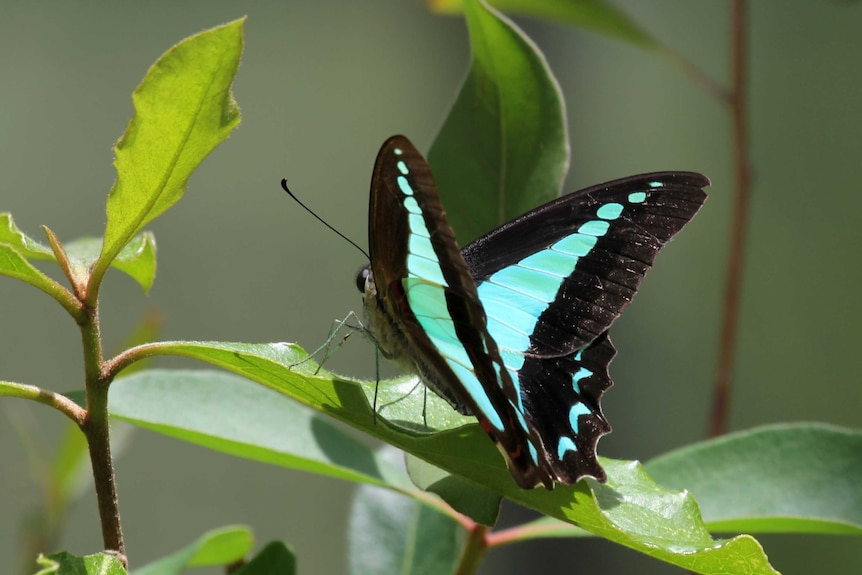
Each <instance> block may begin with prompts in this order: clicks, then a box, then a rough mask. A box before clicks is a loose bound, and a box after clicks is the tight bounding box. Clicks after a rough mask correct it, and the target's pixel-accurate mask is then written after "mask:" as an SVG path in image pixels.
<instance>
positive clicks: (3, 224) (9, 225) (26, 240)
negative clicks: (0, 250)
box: [0, 212, 54, 260]
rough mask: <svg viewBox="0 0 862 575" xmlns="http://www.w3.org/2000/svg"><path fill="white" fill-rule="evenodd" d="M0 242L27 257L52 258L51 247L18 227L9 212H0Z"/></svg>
mask: <svg viewBox="0 0 862 575" xmlns="http://www.w3.org/2000/svg"><path fill="white" fill-rule="evenodd" d="M0 244H9V245H10V246H12V247H13V248H15V250H16V251H17V252H18V253H19V254H21V255H22V256H23V257H25V258H27V259H40V260H53V259H54V252H53V251H51V248H50V247H48V246H46V245H43V244H40V243H39V242H37V241H36V240H34V239H32V238H30V237H29V236H27V235H26V234H24V232H22V231H21V230H20V229H18V226H16V225H15V222H14V220H13V219H12V214H10V213H9V212H4V213H0Z"/></svg>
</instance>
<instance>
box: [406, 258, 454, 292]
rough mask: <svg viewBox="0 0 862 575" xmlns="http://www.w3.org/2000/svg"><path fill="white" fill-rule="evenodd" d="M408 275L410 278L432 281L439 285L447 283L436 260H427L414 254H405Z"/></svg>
mask: <svg viewBox="0 0 862 575" xmlns="http://www.w3.org/2000/svg"><path fill="white" fill-rule="evenodd" d="M407 267H408V272H407V273H408V275H409V277H412V278H417V279H421V280H425V281H428V282H433V283H436V284H439V285H441V286H446V285H449V284H447V283H446V279H445V278H444V277H443V272H441V271H440V266H439V265H438V264H437V262H436V261H432V260H429V259H427V258H423V257H420V256H416V255H412V254H411V255H408V256H407Z"/></svg>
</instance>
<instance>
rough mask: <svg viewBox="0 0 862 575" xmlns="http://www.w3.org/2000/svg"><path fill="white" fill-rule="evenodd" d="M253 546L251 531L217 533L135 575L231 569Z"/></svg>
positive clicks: (227, 529) (226, 529)
mask: <svg viewBox="0 0 862 575" xmlns="http://www.w3.org/2000/svg"><path fill="white" fill-rule="evenodd" d="M253 544H254V539H253V536H252V533H251V530H249V529H248V528H247V527H242V526H229V527H222V528H220V529H214V530H212V531H208V532H207V533H204V534H203V535H201V536H200V537H199V538H198V539H197V540H195V541H193V542H192V543H190V544H189V545H186V546H185V547H183V548H182V549H180V550H179V551H176V552H174V553H171V554H170V555H168V556H167V557H163V558H161V559H159V560H157V561H154V562H153V563H149V564H148V565H145V566H144V567H141V568H140V569H135V570H134V571H133V575H179V573H182V572H183V571H185V570H186V569H187V568H189V567H206V566H208V565H229V564H231V563H235V562H237V561H239V560H240V559H242V558H243V557H245V556H246V555H247V554H248V553H249V551H251V548H252V545H253Z"/></svg>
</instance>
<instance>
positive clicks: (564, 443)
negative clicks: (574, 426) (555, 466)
mask: <svg viewBox="0 0 862 575" xmlns="http://www.w3.org/2000/svg"><path fill="white" fill-rule="evenodd" d="M577 450H578V446H577V445H575V442H574V441H572V438H571V437H566V436H563V437H561V438H560V442H559V443H558V444H557V459H562V458H563V455H565V454H566V452H567V451H577Z"/></svg>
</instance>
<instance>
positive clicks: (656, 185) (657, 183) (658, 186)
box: [647, 182, 664, 188]
mask: <svg viewBox="0 0 862 575" xmlns="http://www.w3.org/2000/svg"><path fill="white" fill-rule="evenodd" d="M647 185H648V186H649V187H651V188H662V187H664V184H663V183H661V182H650V183H649V184H647Z"/></svg>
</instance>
